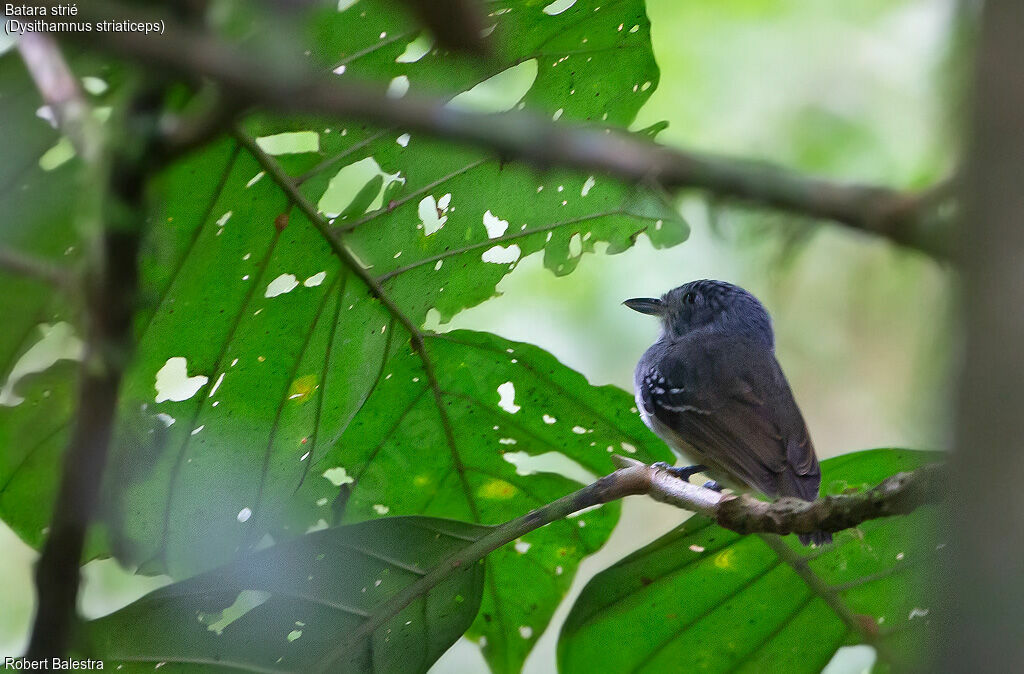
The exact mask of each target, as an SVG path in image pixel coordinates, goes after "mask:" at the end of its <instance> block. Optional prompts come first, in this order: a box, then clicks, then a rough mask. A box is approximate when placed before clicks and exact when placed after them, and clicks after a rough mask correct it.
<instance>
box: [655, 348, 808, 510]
mask: <svg viewBox="0 0 1024 674" xmlns="http://www.w3.org/2000/svg"><path fill="white" fill-rule="evenodd" d="M637 384H638V386H637V390H638V396H637V398H638V401H639V402H640V404H641V405H642V406H643V408H644V412H645V413H646V415H647V416H649V417H653V419H655V420H656V421H657V426H658V429H657V430H659V431H661V432H663V433H664V432H668V433H672V434H674V435H675V436H676V438H677V439H679V440H682V441H683V442H685V443H686V444H687V445H690V446H692V447H693V448H694V449H695V450H696V451H697V452H698V453H699V454H700V455H701V456H702V460H704V461H706V462H709V463H712V464H717V465H718V466H720V467H721V468H722V469H724V470H726V471H727V472H730V473H732V475H733V476H734V477H735V478H737V479H739V480H740V481H742V482H744V483H746V484H747V485H750V486H752V487H755V488H757V489H759V490H760V491H762V492H764V493H766V494H769V495H777V494H782V495H789V496H798V497H800V498H803V499H805V500H811V499H814V498H816V497H817V491H818V484H819V482H820V469H819V468H818V461H817V459H816V457H815V455H814V446H813V445H812V443H811V440H810V436H809V434H808V432H807V426H806V425H805V423H804V421H803V417H802V416H801V415H800V410H799V409H798V408H797V406H796V402H795V401H794V400H793V396H792V393H791V392H790V390H789V385H788V384H787V383H786V380H785V377H784V376H783V374H782V371H781V369H780V368H779V366H778V363H777V362H776V361H775V357H774V355H773V354H772V353H771V351H770V350H768V349H765V348H764V347H763V346H760V345H757V344H752V343H751V342H749V341H746V340H730V339H723V340H719V341H717V342H716V343H715V344H714V345H713V346H711V347H708V346H707V344H700V345H698V344H696V343H694V342H692V341H687V340H683V341H681V342H677V343H675V344H672V345H669V346H668V347H667V348H666V349H665V350H664V351H663V352H662V353H661V354H658V357H656V358H652V359H650V360H649V361H647V362H642V363H641V368H640V369H638V372H637Z"/></svg>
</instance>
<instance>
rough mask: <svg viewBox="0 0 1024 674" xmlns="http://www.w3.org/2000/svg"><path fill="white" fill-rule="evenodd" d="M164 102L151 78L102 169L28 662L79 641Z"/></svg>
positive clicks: (129, 339) (60, 653)
mask: <svg viewBox="0 0 1024 674" xmlns="http://www.w3.org/2000/svg"><path fill="white" fill-rule="evenodd" d="M161 102H162V87H161V86H160V85H159V84H157V83H155V82H152V81H151V82H149V83H147V84H146V85H144V87H143V89H142V90H141V91H140V92H139V93H138V94H136V95H135V96H134V97H133V99H132V102H131V104H130V105H129V106H128V110H127V112H126V114H127V115H128V119H129V124H127V125H126V127H127V131H126V132H125V133H124V137H123V138H121V147H120V148H119V150H118V151H117V152H115V153H113V156H112V161H111V163H110V170H109V173H108V174H107V175H106V176H105V177H106V181H107V194H106V195H105V198H104V203H103V209H102V216H103V228H102V231H100V232H98V233H97V235H96V238H95V241H92V242H90V248H91V250H90V253H91V255H90V267H89V272H90V274H89V276H88V277H87V279H86V283H85V290H84V295H85V309H86V315H85V322H86V330H85V334H86V352H85V357H84V359H83V362H82V368H81V376H80V380H79V386H78V397H77V403H76V411H75V418H74V426H73V428H72V432H71V438H70V440H69V442H68V448H67V450H66V451H65V454H64V458H63V466H62V472H61V478H60V485H59V487H58V490H57V498H56V502H55V504H54V508H53V515H52V518H51V520H50V526H49V533H48V534H47V537H46V543H45V544H44V546H43V551H42V554H41V555H40V557H39V562H38V564H37V566H36V572H35V584H36V592H37V597H38V607H37V610H36V615H35V620H34V622H33V626H32V636H31V639H30V641H29V646H28V653H27V657H28V658H29V659H31V660H41V661H45V660H46V659H48V658H56V657H61V656H63V655H64V654H65V653H66V652H67V649H68V646H69V644H70V643H71V640H72V632H73V629H74V625H75V602H76V599H77V596H78V587H79V583H80V580H81V579H80V575H79V564H80V563H81V559H82V549H83V547H84V544H85V536H86V532H87V530H88V527H89V523H90V522H91V520H92V518H93V514H94V513H95V511H96V507H97V503H98V501H99V493H100V486H101V485H102V483H103V471H104V468H105V467H106V462H107V454H108V449H109V445H110V438H111V433H112V430H113V425H114V414H115V411H116V409H117V398H118V393H119V391H120V386H121V376H122V373H123V372H124V369H125V367H126V365H127V360H128V358H129V356H130V353H131V350H132V330H131V327H132V316H133V314H134V308H135V307H134V305H135V294H136V290H137V286H138V269H137V261H138V252H139V242H140V238H141V226H142V223H143V222H144V221H145V211H144V209H143V199H144V188H145V184H146V180H147V177H148V170H149V169H152V165H151V164H150V159H149V150H151V149H152V147H153V141H154V140H155V138H156V133H155V119H156V115H155V111H156V110H158V109H159V107H160V105H161Z"/></svg>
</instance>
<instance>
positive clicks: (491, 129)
mask: <svg viewBox="0 0 1024 674" xmlns="http://www.w3.org/2000/svg"><path fill="white" fill-rule="evenodd" d="M109 11H110V10H109V9H108V10H107V12H109ZM119 16H121V17H122V18H123V17H124V16H125V12H124V11H123V10H122V11H121V12H120V14H119ZM100 18H101V17H100ZM67 37H69V38H71V39H80V40H84V39H85V38H83V37H82V36H76V35H75V34H68V35H67ZM86 44H87V45H88V46H89V47H92V48H99V49H103V50H106V51H109V52H111V53H113V54H117V55H120V56H122V57H127V58H130V59H132V60H135V61H139V62H142V63H145V64H148V65H149V66H152V67H158V68H162V69H166V70H170V71H173V72H175V73H178V74H180V75H184V76H186V77H189V78H191V79H194V78H196V77H200V76H201V77H206V78H209V79H211V80H213V81H215V82H216V83H217V84H219V85H220V86H221V87H223V88H224V89H225V90H226V93H227V95H228V96H229V97H230V98H232V99H234V100H238V101H239V102H240V103H242V104H249V105H257V104H258V105H260V106H262V107H264V108H267V109H270V110H278V111H286V112H301V113H315V114H325V115H330V116H333V117H344V118H356V119H362V120H365V121H368V122H371V123H373V124H379V125H386V126H396V127H399V128H402V129H405V130H409V131H420V132H424V133H427V134H430V135H433V136H437V137H441V138H447V139H450V140H454V141H460V142H465V143H470V144H474V145H479V146H482V147H486V148H489V149H491V150H493V151H495V152H497V153H498V154H499V155H500V156H501V157H502V158H509V159H519V160H523V161H526V162H530V163H533V164H535V165H538V166H541V167H548V166H564V167H570V168H575V169H580V170H586V171H594V172H600V173H604V174H608V175H612V176H615V177H617V178H621V179H623V180H627V181H632V182H642V181H656V182H658V183H660V184H661V185H663V186H665V187H666V188H675V189H683V188H694V189H700V190H704V191H706V192H709V193H711V194H713V195H715V196H717V197H721V198H727V199H733V200H738V201H742V202H745V203H750V204H755V205H760V206H767V207H771V208H775V209H779V210H783V211H788V212H791V213H796V214H800V215H803V216H810V217H813V218H820V219H824V220H832V221H835V222H838V223H841V224H844V225H847V226H849V227H852V228H854V229H857V230H861V231H865V232H870V233H873V234H876V235H880V236H884V237H886V238H888V239H890V240H892V241H894V242H895V243H898V244H901V245H904V246H907V247H910V248H915V249H918V250H921V251H923V252H925V253H928V254H930V255H932V256H935V257H937V258H940V259H945V258H947V257H949V255H950V245H949V237H948V235H947V234H948V233H947V231H946V227H944V226H941V225H943V224H944V223H945V220H946V218H936V217H934V216H935V213H934V211H935V210H936V208H935V206H936V204H935V203H934V197H935V195H936V194H937V193H944V191H943V190H939V192H937V191H936V190H926V191H924V192H922V193H908V192H902V191H899V190H894V189H890V188H886V187H878V186H871V185H861V184H853V183H840V182H834V181H829V180H824V179H820V178H814V177H810V176H806V175H802V174H799V173H796V172H793V171H790V170H788V169H786V168H784V167H781V166H776V165H772V164H767V163H761V162H753V161H746V160H741V159H734V158H728V157H722V156H715V155H709V154H701V153H696V152H685V151H679V150H672V149H669V148H666V147H662V146H659V145H657V144H655V143H653V142H650V141H647V140H645V139H642V138H639V137H637V136H634V135H629V134H626V133H622V132H619V131H614V130H612V129H606V128H595V127H592V126H582V125H571V124H567V123H555V122H552V121H551V120H549V119H547V118H546V117H541V116H538V115H535V114H531V113H528V112H509V113H502V114H497V115H485V114H477V113H471V112H463V111H460V110H456V109H453V108H449V107H447V106H446V101H444V100H443V99H439V98H428V97H422V96H415V95H412V94H410V95H407V96H405V97H403V98H401V99H395V98H390V97H388V96H387V95H386V94H385V92H384V91H383V89H382V87H373V86H369V85H367V84H360V83H358V82H354V81H351V80H347V81H342V80H339V79H338V78H337V77H334V76H331V75H329V74H326V73H322V72H319V71H316V70H313V69H312V68H310V67H309V66H308V64H307V63H306V62H304V61H299V60H288V59H281V58H275V59H270V58H268V57H266V56H263V55H260V54H253V53H250V52H243V51H241V50H239V49H236V48H234V47H231V46H230V45H228V44H226V43H225V42H223V41H221V40H218V39H216V38H214V37H211V36H208V35H204V34H200V33H197V32H194V31H190V30H187V29H182V28H180V27H176V26H175V25H173V24H172V22H170V21H168V22H167V26H166V32H165V34H164V35H163V36H157V37H154V36H147V35H144V34H138V33H99V34H90V35H89V37H88V40H87V42H86Z"/></svg>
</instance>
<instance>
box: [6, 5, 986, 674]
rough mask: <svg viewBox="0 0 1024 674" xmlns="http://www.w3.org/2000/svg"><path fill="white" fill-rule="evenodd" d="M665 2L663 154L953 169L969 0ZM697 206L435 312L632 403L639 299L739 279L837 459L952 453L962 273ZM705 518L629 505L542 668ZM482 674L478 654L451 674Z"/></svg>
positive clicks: (808, 229) (464, 658)
mask: <svg viewBox="0 0 1024 674" xmlns="http://www.w3.org/2000/svg"><path fill="white" fill-rule="evenodd" d="M647 8H648V14H649V16H650V18H651V23H652V26H653V28H652V31H653V32H652V39H653V42H654V50H655V55H656V56H657V59H658V63H659V66H660V68H661V82H660V84H659V86H658V88H657V90H656V92H655V93H654V95H653V97H652V98H651V99H650V101H649V102H648V103H647V104H646V106H645V107H644V108H643V110H642V111H641V113H640V116H639V118H638V119H637V121H636V123H635V125H634V128H637V129H639V128H644V127H646V126H649V125H651V124H653V123H655V122H658V121H661V120H668V122H669V126H668V128H667V129H666V130H665V131H663V132H662V133H661V134H660V136H659V141H660V142H662V143H665V144H668V145H678V146H680V147H686V148H688V149H696V150H701V151H708V152H715V153H723V154H731V155H738V156H745V157H753V158H763V159H765V160H771V161H773V162H778V163H781V164H785V165H789V166H791V167H793V168H795V169H798V170H803V171H808V172H812V173H818V174H822V175H826V176H830V177H834V178H839V179H844V180H856V181H865V182H874V183H878V184H884V185H889V186H893V187H906V188H915V187H923V186H925V185H927V184H929V183H931V182H934V181H935V180H937V179H940V178H942V177H943V176H945V175H946V174H948V172H949V171H950V169H951V167H952V165H953V160H954V158H955V155H956V152H957V150H958V145H957V142H956V135H955V133H954V129H955V128H956V124H957V122H958V115H959V110H958V109H957V107H956V101H958V100H959V97H958V95H957V94H958V90H959V87H960V83H961V77H960V75H961V73H963V72H964V71H965V68H966V67H965V64H964V62H965V60H966V58H967V54H966V48H967V47H968V46H969V44H968V42H969V41H968V40H966V39H964V37H963V36H964V35H965V34H968V33H969V31H968V30H967V27H966V26H965V23H966V22H967V20H968V19H967V17H966V16H965V13H964V12H963V11H962V10H961V9H960V7H959V6H958V4H957V3H956V2H954V0H862V1H861V2H857V3H836V2H831V1H829V0H810V1H808V0H800V1H797V0H718V1H717V2H714V3H705V2H693V1H690V2H678V0H647ZM6 140H7V142H12V139H9V138H8V139H6ZM678 206H679V208H680V211H681V213H682V214H683V216H684V217H685V218H686V219H687V221H688V222H689V224H690V226H691V228H692V234H691V238H690V239H689V240H688V241H687V242H686V243H684V244H683V245H681V246H677V247H674V248H670V249H668V250H662V251H655V250H654V249H653V248H652V247H651V245H650V244H649V243H648V242H647V241H646V239H645V238H644V237H643V235H641V240H640V241H638V244H637V245H636V246H635V247H633V248H631V249H629V250H627V251H626V252H624V253H622V254H619V255H616V256H612V257H603V256H601V257H598V256H587V257H585V258H584V260H583V261H582V262H581V263H580V265H579V267H578V268H577V269H576V271H575V272H574V273H573V274H570V275H568V276H564V277H555V276H554V275H553V274H551V273H550V272H549V271H547V270H545V269H544V268H543V266H542V264H541V259H540V256H539V255H533V256H531V257H529V258H527V259H524V260H523V261H521V262H520V263H519V265H518V266H517V268H516V270H515V272H514V273H512V274H510V275H509V276H508V277H506V278H505V279H504V280H503V281H502V282H501V283H500V285H499V290H500V292H501V293H502V296H501V297H498V298H496V299H494V300H492V301H489V302H486V303H484V304H482V305H480V306H478V307H475V308H473V309H470V310H467V311H465V312H463V313H461V314H459V315H457V316H456V317H455V318H454V319H453V320H452V321H451V322H450V323H447V324H443V325H442V324H438V323H437V321H436V320H433V321H432V322H431V319H429V318H428V327H433V328H434V329H438V330H448V329H451V328H454V327H459V328H471V329H477V330H487V331H492V332H495V333H497V334H499V335H501V336H504V337H507V338H510V339H515V340H522V341H527V342H532V343H534V344H537V345H539V346H541V347H543V348H545V349H547V350H549V351H550V352H551V353H553V354H554V355H555V356H557V357H558V358H559V359H560V360H561V361H562V362H564V363H565V364H567V365H568V366H570V367H572V368H574V369H576V370H578V371H580V372H582V373H583V374H585V375H586V376H587V378H588V379H589V380H590V381H591V382H592V383H595V384H605V383H613V384H616V385H618V386H620V387H622V388H624V389H626V390H632V371H633V367H634V365H635V363H636V360H637V358H638V357H639V356H640V354H641V353H642V352H643V350H644V349H645V348H646V347H647V345H649V343H650V342H651V341H653V339H654V336H655V334H656V330H657V327H656V325H655V323H654V321H653V320H647V319H645V317H643V316H639V315H637V314H635V313H632V312H629V311H628V310H626V309H624V308H623V307H622V306H621V305H620V302H621V301H622V300H623V299H626V298H628V297H633V296H648V295H658V294H661V293H662V292H664V291H666V290H668V289H670V288H672V287H674V286H676V285H679V284H681V283H684V282H686V281H689V280H692V279H696V278H721V279H727V280H730V281H733V282H735V283H738V284H740V285H742V286H744V287H746V288H748V289H749V290H751V291H752V292H753V293H755V294H756V295H757V296H758V297H760V298H761V299H762V300H763V301H764V302H765V304H766V305H767V306H768V308H769V310H770V311H771V312H772V315H773V317H774V319H775V328H776V334H777V343H778V347H777V349H778V356H779V359H780V361H781V363H782V365H783V367H784V369H785V370H786V372H787V374H788V376H789V379H790V382H791V384H792V386H793V388H794V391H795V393H796V396H797V399H798V401H799V402H800V404H801V407H802V409H803V412H804V415H805V417H806V418H807V421H808V424H809V426H810V428H811V432H812V436H813V438H814V440H815V444H816V446H817V449H818V454H819V456H821V457H822V458H825V457H830V456H835V455H837V454H842V453H845V452H848V451H852V450H856V449H864V448H870V447H879V446H889V447H892V446H902V447H912V448H929V449H944V448H946V447H947V446H948V444H949V443H948V434H949V430H950V422H949V418H948V412H947V411H948V409H949V406H948V405H947V398H948V397H949V393H950V392H949V389H948V381H949V376H948V375H949V373H950V371H951V367H952V365H953V363H952V362H951V359H952V358H953V357H954V356H953V355H952V354H956V353H957V344H956V343H955V340H956V337H955V334H956V333H955V331H953V330H951V329H950V326H951V324H952V322H953V321H954V320H955V316H953V315H952V306H953V303H952V299H953V298H952V292H953V286H952V283H951V282H952V280H953V279H952V275H951V273H950V272H949V270H947V269H943V268H941V267H940V266H938V265H936V264H935V263H934V262H933V261H932V260H930V259H927V258H925V257H923V256H921V255H919V254H916V253H912V252H907V251H904V250H898V249H895V248H893V247H892V246H890V245H889V244H888V243H886V242H884V241H881V240H877V239H873V238H868V237H864V236H862V235H860V234H857V233H853V232H850V231H848V230H846V229H843V228H840V227H833V226H821V225H819V224H816V223H810V222H804V221H798V220H795V219H794V218H792V217H790V216H780V215H777V214H773V213H769V212H761V211H755V210H750V209H745V208H742V207H740V206H737V205H735V204H716V203H708V202H707V200H705V199H704V198H703V197H702V196H699V195H687V194H683V195H681V196H680V198H679V199H678ZM683 517H684V515H682V514H680V512H679V511H677V510H674V509H672V508H666V507H663V506H660V505H658V504H655V503H653V502H650V501H649V500H648V499H635V498H633V499H628V500H627V501H626V503H625V506H624V508H623V515H622V518H621V520H620V523H619V526H618V528H617V530H616V532H615V533H614V534H613V536H612V538H611V540H610V541H609V543H608V545H606V546H605V548H604V549H602V550H601V551H600V552H599V553H598V554H597V555H595V556H594V557H592V558H590V559H588V560H586V561H585V562H584V564H583V565H581V567H580V570H579V573H578V574H577V577H576V578H575V581H574V584H573V589H572V591H571V593H570V596H569V597H568V598H567V600H566V602H564V603H563V606H562V607H561V608H560V609H559V611H558V613H556V616H555V620H554V621H553V622H552V625H551V626H550V627H549V629H548V631H547V632H546V633H545V635H544V636H543V637H542V638H541V640H540V642H539V643H538V645H537V648H536V649H535V651H534V653H533V654H532V655H531V657H530V659H529V660H528V661H527V666H526V670H527V671H529V672H534V673H539V672H547V671H552V670H553V667H554V642H555V639H556V638H557V633H558V630H559V629H560V626H561V621H562V620H563V619H564V617H565V614H566V613H567V611H568V608H569V607H570V606H571V604H572V602H573V600H574V599H575V596H576V595H577V594H578V592H579V590H580V589H581V588H582V587H583V585H585V584H586V582H587V581H588V580H589V579H590V578H591V577H592V576H593V574H594V573H596V572H597V571H599V570H601V569H602V568H604V567H606V566H607V565H608V564H610V563H611V562H613V561H615V560H617V559H620V558H621V557H623V556H625V555H626V554H628V553H629V552H631V551H632V550H634V549H636V548H637V547H639V546H640V545H643V544H644V543H647V542H649V541H651V540H653V539H655V538H657V537H658V536H660V535H661V534H663V533H664V532H666V531H668V530H669V529H671V528H672V527H674V526H676V525H677V524H678V523H679V522H680V520H681V519H682V518H683ZM641 522H643V525H642V526H638V525H639V524H640V523H641ZM0 550H3V554H2V555H0V578H3V579H4V582H3V583H0V606H2V607H3V610H0V657H2V656H4V655H15V654H19V653H20V652H21V651H22V650H23V648H24V645H25V643H26V639H27V632H28V626H29V620H30V617H31V613H32V600H33V599H32V594H33V591H32V584H31V564H32V562H33V561H34V557H35V554H34V553H33V552H32V551H30V550H29V549H28V548H27V547H26V546H24V544H22V543H21V542H20V541H19V540H18V539H17V538H16V537H15V536H14V535H13V534H12V533H11V532H10V531H9V530H7V529H6V527H4V526H3V525H2V524H0ZM163 582H165V581H164V580H162V579H161V578H139V577H134V576H130V575H127V574H126V573H124V572H123V571H121V570H119V569H118V568H117V566H116V564H114V563H112V562H110V561H100V562H91V563H90V564H88V565H87V566H86V581H85V587H84V594H83V597H82V600H81V603H82V610H83V612H84V614H85V615H86V616H87V617H92V616H97V615H102V614H104V613H106V612H109V611H111V610H113V609H115V608H117V607H120V606H122V605H124V604H126V603H128V602H129V601H131V600H133V599H134V598H136V597H138V596H140V595H141V594H144V593H145V592H148V591H149V590H151V589H153V588H154V587H156V586H159V585H160V584H162V583H163ZM865 650H867V651H870V649H864V648H863V647H857V648H855V649H852V650H850V652H848V653H845V654H844V657H843V658H837V661H836V662H834V663H833V665H834V668H833V669H834V670H840V671H859V670H860V669H862V668H863V667H864V666H865V664H868V663H869V662H870V659H868V660H865V658H870V654H869V653H865ZM482 668H483V663H482V660H481V658H480V656H479V654H478V653H477V652H476V650H475V646H473V645H471V644H469V643H468V642H466V641H464V640H463V641H460V642H459V643H458V644H457V645H456V646H455V647H454V648H453V649H452V650H451V651H450V652H449V654H448V655H446V656H445V657H444V658H442V660H441V661H439V662H438V663H437V665H435V671H482Z"/></svg>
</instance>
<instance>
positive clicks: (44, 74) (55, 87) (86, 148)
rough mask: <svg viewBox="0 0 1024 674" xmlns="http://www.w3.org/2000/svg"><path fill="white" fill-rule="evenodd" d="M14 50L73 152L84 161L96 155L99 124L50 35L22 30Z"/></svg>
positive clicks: (92, 159) (88, 160) (97, 155)
mask: <svg viewBox="0 0 1024 674" xmlns="http://www.w3.org/2000/svg"><path fill="white" fill-rule="evenodd" d="M18 52H19V53H20V54H21V59H22V61H24V63H25V67H26V68H27V69H28V71H29V73H30V74H31V76H32V80H33V81H34V82H35V84H36V88H37V89H38V90H39V93H40V95H41V96H42V98H43V101H45V102H46V104H47V105H48V106H50V109H51V110H52V111H53V116H54V119H55V120H56V122H57V126H58V127H59V128H60V130H61V131H63V132H64V133H65V134H66V135H67V137H68V139H69V140H70V141H71V145H72V146H73V147H74V148H75V152H76V153H78V156H79V157H81V158H82V160H83V161H85V162H86V163H87V164H94V163H95V162H96V161H97V160H98V159H99V156H100V147H101V146H102V142H101V138H100V136H101V132H100V125H99V124H98V123H97V122H96V120H94V119H93V116H92V110H91V108H90V107H89V104H88V103H87V102H86V100H85V97H84V96H83V95H82V91H81V89H80V88H79V86H78V80H77V79H75V76H74V74H72V72H71V69H70V68H68V64H67V63H66V62H65V61H64V57H63V56H62V55H61V53H60V48H59V47H58V46H57V43H56V41H54V39H53V38H52V37H51V36H49V35H47V34H45V33H25V34H24V35H22V36H21V38H20V39H19V40H18Z"/></svg>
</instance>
